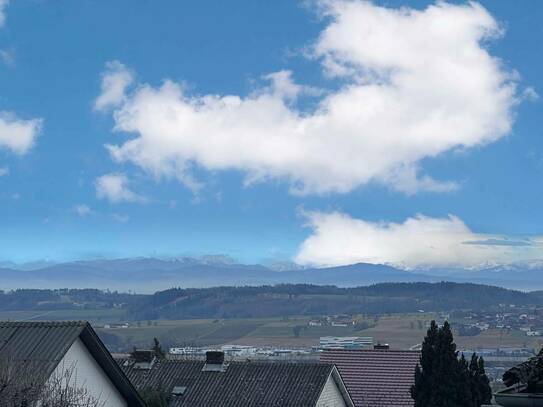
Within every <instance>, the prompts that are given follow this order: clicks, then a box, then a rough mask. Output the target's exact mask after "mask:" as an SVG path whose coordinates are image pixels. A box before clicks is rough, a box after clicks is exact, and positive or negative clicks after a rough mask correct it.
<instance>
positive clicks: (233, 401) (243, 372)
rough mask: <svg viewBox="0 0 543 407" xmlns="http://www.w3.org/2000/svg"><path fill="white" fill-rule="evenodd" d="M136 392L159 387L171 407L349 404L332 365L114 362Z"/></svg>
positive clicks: (218, 357) (219, 358) (219, 356)
mask: <svg viewBox="0 0 543 407" xmlns="http://www.w3.org/2000/svg"><path fill="white" fill-rule="evenodd" d="M118 363H119V365H120V366H121V367H122V368H123V370H124V372H125V373H126V375H127V376H128V378H129V379H130V380H131V381H132V383H134V385H135V386H136V388H137V389H138V390H139V391H140V392H144V391H149V390H157V389H161V390H163V391H165V392H166V393H167V395H168V397H169V400H170V401H169V405H170V406H172V407H185V406H191V407H208V406H214V407H226V406H228V407H256V406H259V407H266V406H269V407H271V406H273V407H287V406H296V407H344V406H345V407H354V404H353V402H352V400H351V398H350V396H349V394H348V392H347V390H346V388H345V385H344V383H343V380H342V379H341V376H340V375H339V373H338V371H337V369H336V368H335V366H334V365H333V364H329V363H317V362H314V363H285V362H230V363H228V362H225V360H224V353H223V352H207V355H206V360H205V361H203V360H202V361H195V360H153V361H152V362H151V363H149V364H147V365H145V366H142V365H141V363H138V361H137V360H134V359H132V358H130V359H124V360H119V361H118Z"/></svg>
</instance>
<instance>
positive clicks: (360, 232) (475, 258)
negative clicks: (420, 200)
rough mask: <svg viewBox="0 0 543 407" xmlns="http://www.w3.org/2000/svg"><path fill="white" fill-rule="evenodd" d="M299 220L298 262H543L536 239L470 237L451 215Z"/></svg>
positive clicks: (312, 215) (333, 215)
mask: <svg viewBox="0 0 543 407" xmlns="http://www.w3.org/2000/svg"><path fill="white" fill-rule="evenodd" d="M305 216H306V217H307V221H308V224H307V226H308V227H309V228H310V229H311V230H312V233H311V235H310V236H309V237H308V238H307V239H306V240H305V241H304V242H303V244H302V245H301V247H300V248H299V251H298V254H297V256H296V261H297V262H298V263H301V264H310V265H319V266H336V265H344V264H353V263H358V262H365V263H375V264H394V265H399V266H406V267H421V266H438V267H439V266H446V267H449V266H451V267H477V266H482V265H488V264H507V263H511V262H515V261H528V260H534V259H540V258H543V238H542V237H533V238H531V239H523V240H511V239H507V238H503V237H501V236H494V235H487V234H480V233H475V232H473V231H471V230H470V228H469V227H468V226H467V225H466V224H465V223H464V222H463V221H462V220H461V219H459V218H458V217H456V216H452V215H449V216H448V217H446V218H431V217H427V216H423V215H417V216H415V217H412V218H408V219H406V220H405V221H403V222H401V223H394V222H369V221H366V220H363V219H355V218H352V217H350V216H349V215H346V214H344V213H341V212H330V213H323V212H308V213H305Z"/></svg>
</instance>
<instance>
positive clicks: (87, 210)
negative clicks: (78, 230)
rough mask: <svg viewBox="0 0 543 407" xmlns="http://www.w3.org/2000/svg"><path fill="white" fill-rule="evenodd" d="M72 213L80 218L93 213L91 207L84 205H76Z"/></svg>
mask: <svg viewBox="0 0 543 407" xmlns="http://www.w3.org/2000/svg"><path fill="white" fill-rule="evenodd" d="M74 211H75V212H76V213H77V214H78V215H79V216H82V217H85V216H88V215H91V214H92V213H93V211H92V209H91V207H90V206H88V205H85V204H80V205H76V206H75V207H74Z"/></svg>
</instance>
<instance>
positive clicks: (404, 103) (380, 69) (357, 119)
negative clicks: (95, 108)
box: [99, 0, 518, 194]
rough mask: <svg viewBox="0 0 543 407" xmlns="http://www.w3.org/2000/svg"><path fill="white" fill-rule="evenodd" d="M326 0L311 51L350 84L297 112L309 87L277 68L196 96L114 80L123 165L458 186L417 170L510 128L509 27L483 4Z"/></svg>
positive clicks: (338, 184)
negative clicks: (496, 53) (124, 137)
mask: <svg viewBox="0 0 543 407" xmlns="http://www.w3.org/2000/svg"><path fill="white" fill-rule="evenodd" d="M317 3H318V4H319V6H320V10H321V13H322V15H323V17H324V18H327V20H328V23H327V26H326V27H325V29H324V30H323V31H322V33H321V34H320V36H319V37H318V39H317V40H316V42H315V44H314V45H313V47H312V48H311V50H312V51H311V53H312V57H313V58H316V59H317V60H319V61H321V63H322V66H323V71H324V72H325V74H327V75H330V76H336V77H337V76H341V80H342V82H341V83H343V85H342V86H340V88H339V89H337V90H334V91H332V90H330V91H329V92H328V93H326V94H325V95H324V96H321V98H320V100H319V101H318V105H317V107H316V108H315V109H314V111H312V112H307V111H306V112H303V111H300V110H298V109H297V108H296V106H297V105H296V98H297V97H299V96H300V94H303V93H308V92H307V90H308V89H311V88H307V87H304V86H301V85H298V84H296V83H294V82H293V81H292V78H291V74H290V72H287V71H281V72H276V73H273V74H271V75H268V76H267V77H265V79H267V80H268V81H270V85H269V86H265V87H262V88H260V89H256V90H255V91H254V92H252V93H251V94H249V95H248V96H246V97H242V96H237V95H225V96H221V95H215V94H210V95H204V96H195V95H190V94H188V93H187V92H186V91H185V90H184V89H183V86H181V85H180V84H178V83H175V82H173V81H169V80H167V81H165V82H164V84H163V85H162V86H160V87H153V86H151V85H148V84H141V85H140V86H138V87H137V88H136V90H134V91H133V92H132V93H129V94H128V95H124V89H125V87H126V86H124V85H123V86H118V87H113V88H115V89H118V91H115V92H113V94H114V95H115V96H114V97H107V98H106V96H105V95H108V94H109V91H108V89H109V87H105V88H104V89H105V90H106V92H105V93H103V97H104V98H105V100H115V103H117V102H119V101H121V100H123V101H122V103H121V104H119V106H118V107H117V108H116V109H115V110H114V119H115V124H116V125H115V130H116V131H123V132H128V133H133V134H134V137H133V138H132V139H131V140H128V141H126V142H124V143H121V144H117V145H109V146H108V149H109V151H110V153H111V155H112V156H113V157H114V159H116V160H117V161H120V162H124V161H130V162H133V163H135V164H137V165H139V166H140V167H141V168H143V169H145V170H146V171H148V172H150V173H152V174H153V175H155V176H166V177H178V178H179V179H180V180H181V181H182V182H184V183H186V184H188V185H189V186H190V187H192V188H194V187H195V186H196V187H198V186H199V184H198V183H197V182H196V181H195V180H194V179H193V178H192V176H191V173H190V168H191V167H192V166H198V167H200V168H204V169H207V170H211V171H216V170H230V169H235V170H239V171H242V172H243V173H245V174H246V184H250V183H254V182H258V181H263V180H267V179H281V180H286V181H287V182H289V183H290V185H291V190H292V191H293V192H294V193H299V194H307V193H328V192H340V193H345V192H349V191H351V190H352V189H354V188H356V187H358V186H361V185H365V184H368V183H370V182H378V183H382V184H385V185H389V186H391V187H393V188H395V189H398V190H401V191H404V192H407V193H414V192H417V191H420V190H430V191H438V192H442V191H450V190H453V189H455V188H456V187H457V185H456V184H454V183H451V182H445V183H442V182H438V181H436V180H433V179H432V178H431V177H430V176H427V175H422V176H419V175H418V171H417V170H418V168H419V166H420V165H421V161H422V160H423V159H425V158H428V157H436V156H439V155H440V154H443V153H445V152H447V151H451V150H454V149H466V148H470V147H473V146H479V145H484V144H486V143H490V142H493V141H496V140H498V139H500V138H501V137H503V136H505V135H506V134H508V133H509V132H510V130H511V126H512V122H513V118H512V109H513V107H514V106H515V104H516V103H517V102H518V100H517V95H516V86H515V79H514V75H510V74H509V72H508V71H506V70H505V68H504V67H503V64H502V62H501V61H500V60H498V59H496V58H494V57H493V56H491V55H490V54H489V52H488V49H487V47H486V46H485V44H484V42H485V41H486V40H487V39H489V38H493V37H497V36H499V35H501V33H502V32H501V30H500V27H499V26H498V24H497V23H496V21H495V20H494V19H493V18H492V16H491V15H490V14H489V13H488V12H487V11H486V10H485V9H484V8H483V7H482V6H480V5H478V4H476V3H469V4H467V5H451V4H447V3H441V2H440V3H437V4H436V5H432V6H429V7H428V8H426V9H425V10H423V11H418V10H413V9H409V8H405V7H404V8H401V9H390V8H385V7H378V6H376V5H373V4H372V3H369V2H362V1H342V0H334V1H332V0H329V1H325V0H321V1H317ZM109 69H110V68H109ZM123 72H124V71H123ZM104 77H107V74H106V75H105V76H104ZM127 77H129V76H127ZM123 83H126V81H125V82H123ZM120 89H122V90H123V91H121V90H120ZM309 93H310V94H313V95H315V94H317V93H318V92H312V91H309ZM101 98H102V96H101V97H100V98H99V100H101ZM105 104H106V105H110V104H113V103H105Z"/></svg>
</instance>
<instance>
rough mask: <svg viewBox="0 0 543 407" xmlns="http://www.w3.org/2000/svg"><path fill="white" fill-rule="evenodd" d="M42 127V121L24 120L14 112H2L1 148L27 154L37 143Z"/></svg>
mask: <svg viewBox="0 0 543 407" xmlns="http://www.w3.org/2000/svg"><path fill="white" fill-rule="evenodd" d="M41 126H42V120H41V119H31V120H24V119H20V118H18V117H17V116H16V115H15V114H14V113H12V112H0V148H5V149H8V150H10V151H12V152H14V153H16V154H20V155H22V154H25V153H27V152H28V150H30V148H31V147H32V146H33V145H34V143H35V141H36V137H38V134H39V132H40V129H41Z"/></svg>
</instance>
